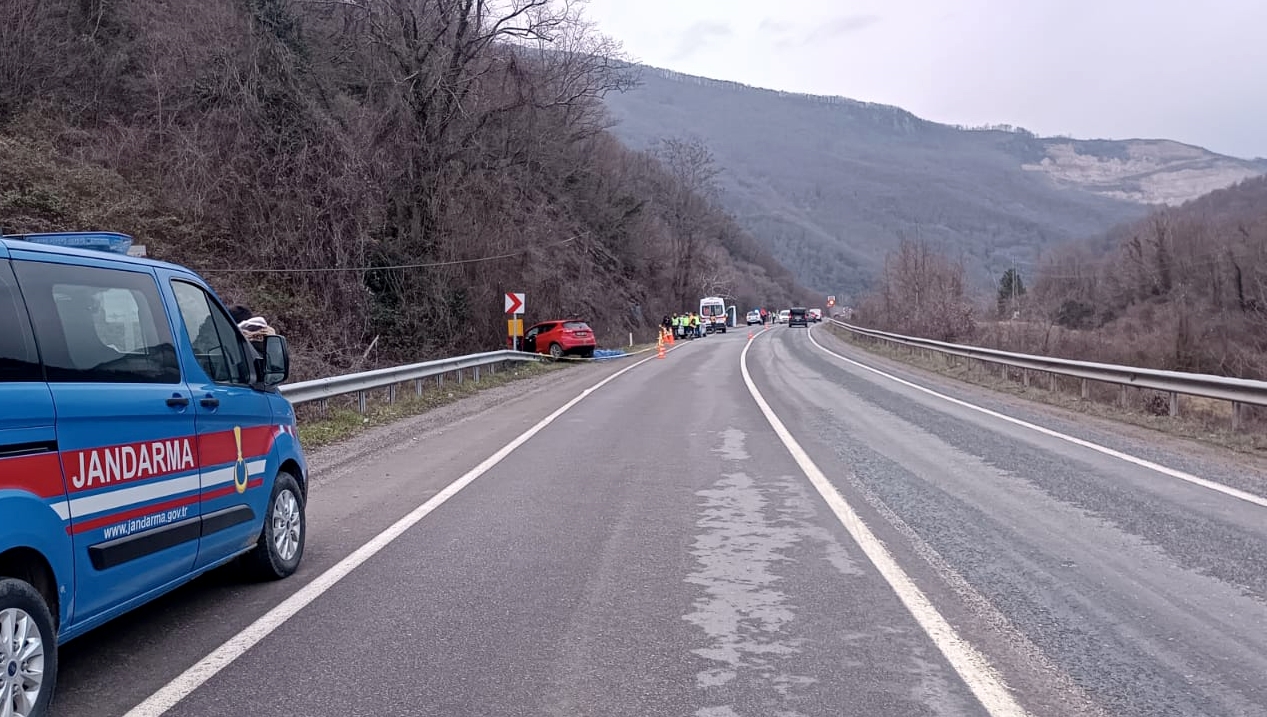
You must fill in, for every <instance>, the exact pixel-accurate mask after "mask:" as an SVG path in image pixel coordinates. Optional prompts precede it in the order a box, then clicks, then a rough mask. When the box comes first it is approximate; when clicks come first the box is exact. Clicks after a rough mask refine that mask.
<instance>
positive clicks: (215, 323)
mask: <svg viewBox="0 0 1267 717" xmlns="http://www.w3.org/2000/svg"><path fill="white" fill-rule="evenodd" d="M172 292H173V293H175V294H176V305H177V306H179V307H180V316H181V319H182V320H184V322H185V330H186V331H188V332H189V340H190V342H191V343H192V344H193V349H194V356H195V357H196V358H197V359H198V365H199V366H201V367H202V370H203V371H205V372H206V373H207V378H210V379H211V380H212V381H215V382H216V383H234V384H241V385H243V386H249V385H250V384H251V375H252V372H251V364H250V362H249V361H248V360H247V354H246V352H245V351H244V350H243V348H242V342H243V339H242V333H241V332H240V331H238V327H237V325H235V324H234V323H233V321H232V320H231V319H230V318H229V317H228V316H226V315H225V313H224V311H223V310H222V309H221V308H220V306H219V305H218V304H216V302H214V301H213V300H212V299H211V297H210V296H208V295H207V292H205V291H203V290H202V287H199V286H195V285H194V284H190V283H189V282H186V281H173V282H172Z"/></svg>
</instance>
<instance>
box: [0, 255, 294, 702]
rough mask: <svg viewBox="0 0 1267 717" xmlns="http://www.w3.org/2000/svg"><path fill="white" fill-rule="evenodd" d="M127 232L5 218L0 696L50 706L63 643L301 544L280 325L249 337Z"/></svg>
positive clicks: (277, 564)
mask: <svg viewBox="0 0 1267 717" xmlns="http://www.w3.org/2000/svg"><path fill="white" fill-rule="evenodd" d="M130 245H131V238H130V237H128V236H127V235H124V234H116V233H113V232H93V233H84V234H80V233H61V234H27V235H15V236H7V237H0V624H2V625H3V629H0V633H3V634H2V635H0V638H2V639H0V643H4V644H0V684H3V685H4V687H3V689H0V701H2V702H0V714H10V713H11V712H12V711H13V710H14V707H15V706H16V707H18V710H17V711H18V712H20V713H23V714H32V715H44V714H46V713H47V711H48V705H49V703H50V702H51V700H52V699H53V689H54V685H55V684H56V682H57V651H58V645H59V644H61V643H65V642H66V641H68V640H71V639H74V638H76V637H78V636H80V635H82V634H84V633H86V632H88V631H89V630H90V629H92V628H94V627H96V626H98V625H100V624H102V623H104V622H106V621H108V620H111V619H113V618H115V617H118V616H119V615H122V614H123V613H126V612H128V611H129V610H132V609H134V608H137V607H139V606H141V605H143V604H145V603H147V602H149V601H151V600H153V599H154V598H157V597H158V596H160V595H162V594H164V593H167V592H170V591H171V590H173V589H175V588H177V587H179V586H181V585H184V584H186V583H188V582H190V581H191V580H193V579H194V578H195V577H197V576H199V575H201V574H203V573H205V572H207V571H208V570H211V569H213V568H216V567H219V566H221V565H224V564H226V563H228V562H230V561H233V560H235V559H238V558H242V559H244V561H245V562H246V563H247V565H248V566H249V568H250V570H251V572H252V573H254V574H255V575H257V576H259V577H261V578H265V579H277V578H284V577H286V576H289V575H291V574H292V573H294V572H295V570H296V569H297V568H298V567H299V562H300V559H301V558H302V557H303V552H304V540H305V538H306V535H307V522H306V519H305V517H304V505H305V503H306V500H307V487H308V469H307V465H306V464H305V462H304V457H303V454H302V452H301V450H300V447H299V441H298V438H297V430H296V427H295V411H294V408H293V407H292V406H291V405H290V402H288V401H287V400H286V399H285V398H284V397H282V396H281V395H280V394H279V393H278V392H277V389H276V386H277V385H278V384H280V383H282V382H283V381H285V380H286V377H287V374H288V373H289V370H290V358H289V353H288V350H287V347H286V341H285V339H284V338H282V337H281V336H267V337H266V338H264V339H263V340H262V341H261V342H260V343H259V346H260V351H259V353H257V352H256V351H255V349H254V348H253V347H252V345H251V344H249V343H248V342H247V340H246V338H245V337H244V336H243V335H242V333H241V332H240V331H239V330H238V327H237V325H236V324H235V323H234V321H233V319H232V318H231V317H230V314H229V312H228V311H226V310H225V307H224V305H223V304H222V303H221V302H220V300H219V298H217V297H216V295H215V293H214V292H213V291H212V290H211V289H210V288H209V287H208V286H207V284H206V283H205V282H204V281H203V280H202V279H201V278H200V277H199V276H198V275H197V274H195V273H193V272H192V271H190V270H188V269H185V268H184V267H180V266H176V265H174V264H166V263H162V262H158V261H151V260H149V259H142V258H136V257H130V256H126V253H127V250H128V247H130ZM85 247H91V248H85ZM261 354H262V355H261ZM15 628H16V630H17V633H16V634H17V635H19V636H20V637H19V638H18V639H19V641H16V642H15V640H14V637H15V632H14V629H15ZM126 629H127V628H125V630H126Z"/></svg>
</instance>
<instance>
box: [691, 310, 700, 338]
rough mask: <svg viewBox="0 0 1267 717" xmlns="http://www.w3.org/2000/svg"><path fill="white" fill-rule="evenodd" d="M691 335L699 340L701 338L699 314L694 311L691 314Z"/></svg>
mask: <svg viewBox="0 0 1267 717" xmlns="http://www.w3.org/2000/svg"><path fill="white" fill-rule="evenodd" d="M691 335H693V336H694V337H695V338H697V339H698V338H699V337H700V332H699V314H697V313H695V312H694V311H692V312H691Z"/></svg>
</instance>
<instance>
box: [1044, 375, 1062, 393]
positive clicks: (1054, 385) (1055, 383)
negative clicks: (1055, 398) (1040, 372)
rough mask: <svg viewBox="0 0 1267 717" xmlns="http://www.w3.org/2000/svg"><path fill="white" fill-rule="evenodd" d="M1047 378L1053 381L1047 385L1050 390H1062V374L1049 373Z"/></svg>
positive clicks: (1053, 391)
mask: <svg viewBox="0 0 1267 717" xmlns="http://www.w3.org/2000/svg"><path fill="white" fill-rule="evenodd" d="M1047 380H1048V381H1050V382H1051V383H1050V384H1048V386H1047V390H1048V391H1051V392H1052V393H1055V392H1057V391H1059V390H1060V376H1058V375H1056V374H1054V373H1049V374H1047Z"/></svg>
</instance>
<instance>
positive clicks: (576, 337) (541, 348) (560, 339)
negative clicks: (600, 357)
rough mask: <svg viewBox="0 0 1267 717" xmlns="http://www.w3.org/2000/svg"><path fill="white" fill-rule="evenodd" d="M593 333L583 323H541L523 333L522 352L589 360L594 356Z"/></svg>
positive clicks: (575, 321) (571, 321)
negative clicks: (572, 356)
mask: <svg viewBox="0 0 1267 717" xmlns="http://www.w3.org/2000/svg"><path fill="white" fill-rule="evenodd" d="M596 346H597V344H596V343H595V342H594V331H593V330H592V329H590V327H589V324H587V323H585V322H584V321H577V320H575V319H568V320H566V321H542V322H541V323H539V324H533V326H532V327H531V328H529V329H528V330H527V331H525V332H524V351H527V352H529V353H536V354H550V355H551V356H553V357H555V358H559V357H560V356H564V355H569V354H572V355H576V356H583V357H585V358H590V357H592V356H593V355H594V348H595V347H596Z"/></svg>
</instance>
